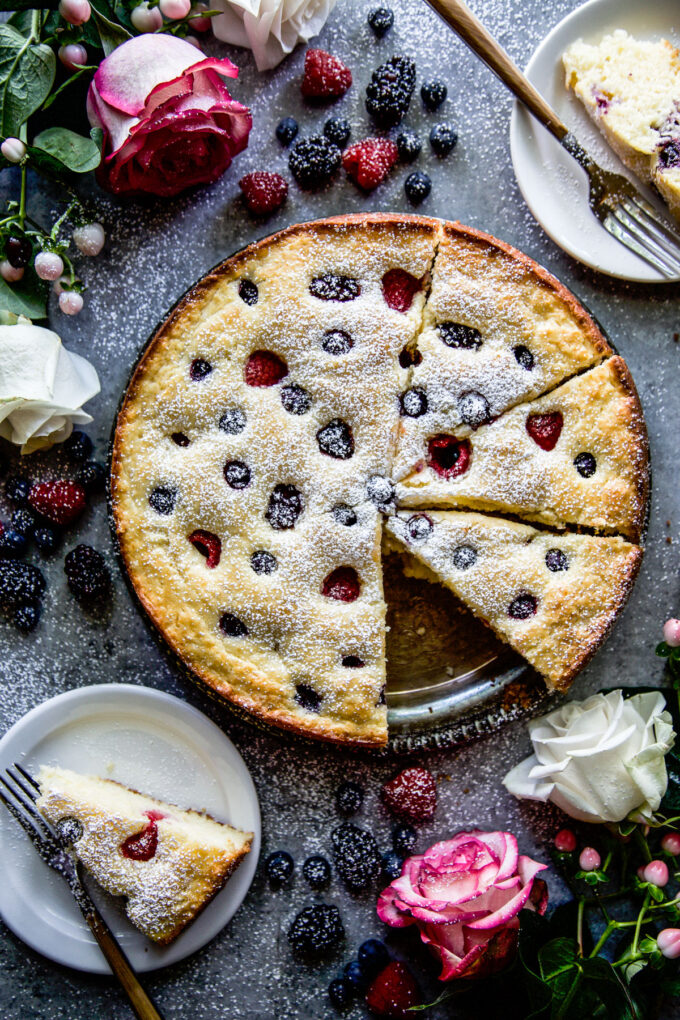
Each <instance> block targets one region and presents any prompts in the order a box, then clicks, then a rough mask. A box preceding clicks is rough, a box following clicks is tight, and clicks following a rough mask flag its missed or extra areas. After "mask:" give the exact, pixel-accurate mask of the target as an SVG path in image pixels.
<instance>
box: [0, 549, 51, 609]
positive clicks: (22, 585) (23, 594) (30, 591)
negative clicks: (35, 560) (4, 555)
mask: <svg viewBox="0 0 680 1020" xmlns="http://www.w3.org/2000/svg"><path fill="white" fill-rule="evenodd" d="M45 587H46V585H45V578H44V577H43V574H42V572H41V571H40V570H38V568H37V567H34V566H33V565H32V564H31V563H19V562H17V561H16V560H0V605H3V606H17V605H22V604H24V603H28V602H35V601H36V600H37V599H41V598H42V597H43V595H44V594H45Z"/></svg>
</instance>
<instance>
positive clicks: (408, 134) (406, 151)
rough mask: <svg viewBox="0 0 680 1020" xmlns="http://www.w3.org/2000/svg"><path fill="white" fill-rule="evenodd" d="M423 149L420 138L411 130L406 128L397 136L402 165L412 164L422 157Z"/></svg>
mask: <svg viewBox="0 0 680 1020" xmlns="http://www.w3.org/2000/svg"><path fill="white" fill-rule="evenodd" d="M422 147H423V143H422V142H421V140H420V138H419V136H418V135H417V134H416V133H415V131H412V130H411V129H410V128H404V130H403V131H400V132H399V134H398V135H397V152H398V153H399V159H400V160H401V161H402V163H412V162H413V160H414V159H417V158H418V156H419V155H420V150H421V149H422Z"/></svg>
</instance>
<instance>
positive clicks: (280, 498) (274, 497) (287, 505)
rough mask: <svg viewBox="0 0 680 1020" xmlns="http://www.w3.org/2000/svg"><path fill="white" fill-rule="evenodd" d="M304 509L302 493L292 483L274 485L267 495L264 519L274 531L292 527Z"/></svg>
mask: <svg viewBox="0 0 680 1020" xmlns="http://www.w3.org/2000/svg"><path fill="white" fill-rule="evenodd" d="M303 509H304V502H303V499H302V493H301V492H300V491H299V489H296V488H295V486H294V485H276V486H275V487H274V491H273V492H272V494H271V496H270V497H269V503H268V505H267V510H266V512H265V515H264V516H265V520H267V521H268V522H269V524H270V525H271V527H272V528H274V529H275V530H276V531H286V530H287V529H288V528H294V527H295V524H296V523H297V519H298V517H299V516H300V514H301V513H302V511H303Z"/></svg>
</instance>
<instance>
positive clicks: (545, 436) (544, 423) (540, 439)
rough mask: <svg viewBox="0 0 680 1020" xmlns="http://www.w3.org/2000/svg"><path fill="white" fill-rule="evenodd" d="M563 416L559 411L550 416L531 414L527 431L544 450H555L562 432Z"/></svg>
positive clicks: (528, 418) (551, 413)
mask: <svg viewBox="0 0 680 1020" xmlns="http://www.w3.org/2000/svg"><path fill="white" fill-rule="evenodd" d="M562 424H563V420H562V415H561V414H560V412H559V411H551V412H550V413H549V414H530V415H529V416H528V417H527V420H526V429H527V432H528V433H529V435H530V436H531V438H532V439H533V441H534V442H535V443H536V445H537V446H540V448H541V449H542V450H546V451H550V450H554V448H555V446H556V445H557V440H558V439H559V438H560V435H561V432H562Z"/></svg>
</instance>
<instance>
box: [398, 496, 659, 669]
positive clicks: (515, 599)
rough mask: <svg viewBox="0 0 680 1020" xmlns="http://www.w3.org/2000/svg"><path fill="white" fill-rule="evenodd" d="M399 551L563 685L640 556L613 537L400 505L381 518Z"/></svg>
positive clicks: (602, 629) (597, 636)
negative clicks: (395, 512)
mask: <svg viewBox="0 0 680 1020" xmlns="http://www.w3.org/2000/svg"><path fill="white" fill-rule="evenodd" d="M387 532H388V536H389V537H390V539H392V540H393V541H396V545H397V549H398V550H399V551H403V550H406V551H407V552H408V554H409V556H408V557H407V563H406V567H405V571H406V573H407V574H408V573H414V570H413V566H409V561H410V560H411V557H414V558H415V560H416V561H418V563H417V564H416V571H415V573H418V569H417V568H418V565H419V564H420V563H423V564H425V565H426V568H428V569H429V571H431V574H430V575H429V577H427V575H426V577H427V579H434V580H437V581H440V582H441V583H443V584H445V585H446V586H447V587H449V588H450V589H451V590H452V591H453V593H454V595H456V596H457V597H458V598H459V599H461V600H462V601H463V602H464V603H465V605H467V606H468V607H469V608H470V609H471V610H472V612H473V613H475V615H476V616H479V617H480V618H481V619H482V620H484V622H485V623H487V624H489V626H491V627H492V628H493V630H494V631H495V632H496V634H498V636H499V637H501V638H502V639H503V640H504V641H507V642H508V644H510V645H511V646H512V648H514V649H515V650H516V651H517V652H519V653H520V655H523V656H524V658H525V659H526V660H527V661H528V662H529V663H531V665H532V666H534V668H535V669H536V670H537V671H538V672H539V673H541V674H542V676H544V677H545V679H546V681H547V682H548V684H549V686H551V687H558V688H562V689H566V688H567V687H568V686H569V683H570V682H571V680H572V679H573V677H574V676H575V674H576V673H577V672H578V671H579V669H581V668H582V667H583V665H584V663H585V662H586V661H587V659H589V658H590V656H591V655H592V653H593V651H594V650H595V649H596V648H597V647H598V646H599V644H600V643H601V641H602V638H603V636H604V635H605V634H606V632H607V631H608V630H609V627H610V626H611V624H612V623H613V621H614V619H615V618H616V616H617V614H618V613H619V612H620V610H621V608H622V606H623V604H624V603H625V601H626V599H627V598H628V595H629V594H630V591H631V588H632V586H633V581H634V580H635V576H636V574H637V570H638V567H639V564H640V560H641V559H642V552H641V550H640V548H639V547H638V546H636V545H632V544H631V543H630V542H627V541H625V539H623V538H620V537H618V536H616V537H596V536H592V535H577V534H562V535H556V534H554V533H550V532H543V531H539V530H537V529H536V528H533V527H531V526H529V525H527V524H518V523H515V522H514V521H508V520H503V519H501V518H497V517H491V516H487V515H485V514H475V513H458V512H456V511H454V510H428V511H426V512H425V511H420V512H415V513H412V514H408V513H406V512H405V511H400V512H399V513H398V515H397V516H396V517H393V518H391V519H390V520H389V521H388V522H387Z"/></svg>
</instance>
